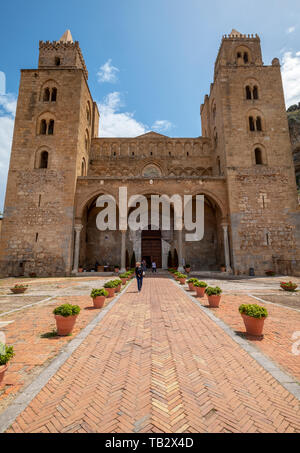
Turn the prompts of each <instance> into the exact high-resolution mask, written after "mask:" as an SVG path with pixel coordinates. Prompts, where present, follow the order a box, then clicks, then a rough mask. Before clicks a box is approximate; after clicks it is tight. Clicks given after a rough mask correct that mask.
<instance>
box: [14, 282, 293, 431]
mask: <svg viewBox="0 0 300 453" xmlns="http://www.w3.org/2000/svg"><path fill="white" fill-rule="evenodd" d="M299 431H300V409H299V402H298V401H297V400H296V398H295V397H294V396H293V395H291V394H290V393H289V392H288V391H287V390H286V389H284V388H283V387H282V386H281V385H280V384H279V383H278V382H277V381H276V380H275V379H274V378H273V377H272V376H271V375H270V374H269V373H268V372H266V371H265V370H264V369H263V368H262V367H261V366H260V365H258V363H257V362H256V361H255V360H254V359H252V358H251V357H250V356H249V355H248V354H247V352H245V351H244V350H243V349H241V348H240V347H239V346H238V345H237V344H236V343H235V342H234V341H233V340H232V339H231V338H230V337H228V336H227V335H226V334H225V333H224V332H223V331H222V330H221V329H220V328H219V327H218V326H217V325H216V324H215V323H214V322H213V321H212V320H210V319H209V318H208V317H207V316H206V315H205V313H203V312H202V311H201V310H200V309H199V307H197V306H196V305H195V304H194V303H193V302H192V301H191V300H190V299H189V298H188V296H187V295H185V294H184V293H183V292H182V291H181V290H180V289H179V288H177V287H176V286H175V285H174V284H173V283H172V282H171V281H170V280H168V279H164V278H157V277H156V278H153V279H152V278H146V279H145V281H144V287H143V291H142V293H141V294H138V293H136V292H135V287H134V285H133V286H131V287H130V288H129V289H128V291H127V293H125V294H124V295H123V296H122V297H121V298H120V300H119V301H118V303H117V304H116V305H115V306H114V307H113V308H112V310H111V311H110V312H109V313H108V314H107V315H106V316H105V318H104V319H103V320H102V321H101V323H99V324H98V326H97V327H96V328H95V329H94V330H93V332H92V333H91V334H90V335H89V336H88V337H87V338H86V340H85V341H84V342H83V343H82V344H81V346H80V347H79V348H78V349H77V350H76V351H75V352H74V353H73V354H72V356H71V357H70V358H69V359H68V360H67V361H66V362H65V364H64V365H63V366H62V367H61V368H60V369H59V371H58V372H57V373H56V374H55V375H54V377H53V378H52V379H51V380H50V381H49V382H48V384H47V385H46V386H45V387H44V388H43V389H42V390H41V392H40V393H39V394H38V395H37V396H36V398H34V400H33V401H32V402H31V403H30V404H29V406H28V407H27V408H26V409H25V411H24V412H23V413H21V415H20V416H19V417H18V418H17V419H16V421H15V422H14V423H13V425H12V427H11V428H10V429H9V430H8V432H51V433H54V432H119V433H121V432H127V433H128V432H158V433H161V432H176V433H180V432H187V433H188V432H299Z"/></svg>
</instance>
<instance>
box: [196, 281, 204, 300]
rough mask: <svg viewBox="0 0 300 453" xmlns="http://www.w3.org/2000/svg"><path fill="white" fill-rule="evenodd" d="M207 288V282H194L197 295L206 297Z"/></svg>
mask: <svg viewBox="0 0 300 453" xmlns="http://www.w3.org/2000/svg"><path fill="white" fill-rule="evenodd" d="M205 288H207V283H205V282H199V280H198V281H197V282H194V290H195V291H196V293H197V297H204V294H205Z"/></svg>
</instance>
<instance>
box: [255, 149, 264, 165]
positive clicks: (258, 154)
mask: <svg viewBox="0 0 300 453" xmlns="http://www.w3.org/2000/svg"><path fill="white" fill-rule="evenodd" d="M254 153H255V164H256V165H262V164H263V160H262V152H261V149H260V148H255V151H254Z"/></svg>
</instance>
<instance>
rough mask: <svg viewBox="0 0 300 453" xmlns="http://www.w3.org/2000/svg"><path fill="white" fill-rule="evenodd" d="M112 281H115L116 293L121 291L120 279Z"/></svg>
mask: <svg viewBox="0 0 300 453" xmlns="http://www.w3.org/2000/svg"><path fill="white" fill-rule="evenodd" d="M114 282H115V285H116V293H119V292H120V291H121V286H122V280H120V279H119V278H117V279H116V280H114Z"/></svg>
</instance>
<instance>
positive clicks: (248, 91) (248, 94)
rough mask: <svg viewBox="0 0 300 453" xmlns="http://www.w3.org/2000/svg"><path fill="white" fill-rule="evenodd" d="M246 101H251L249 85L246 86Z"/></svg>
mask: <svg viewBox="0 0 300 453" xmlns="http://www.w3.org/2000/svg"><path fill="white" fill-rule="evenodd" d="M246 99H252V92H251V88H250V86H249V85H247V86H246Z"/></svg>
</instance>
